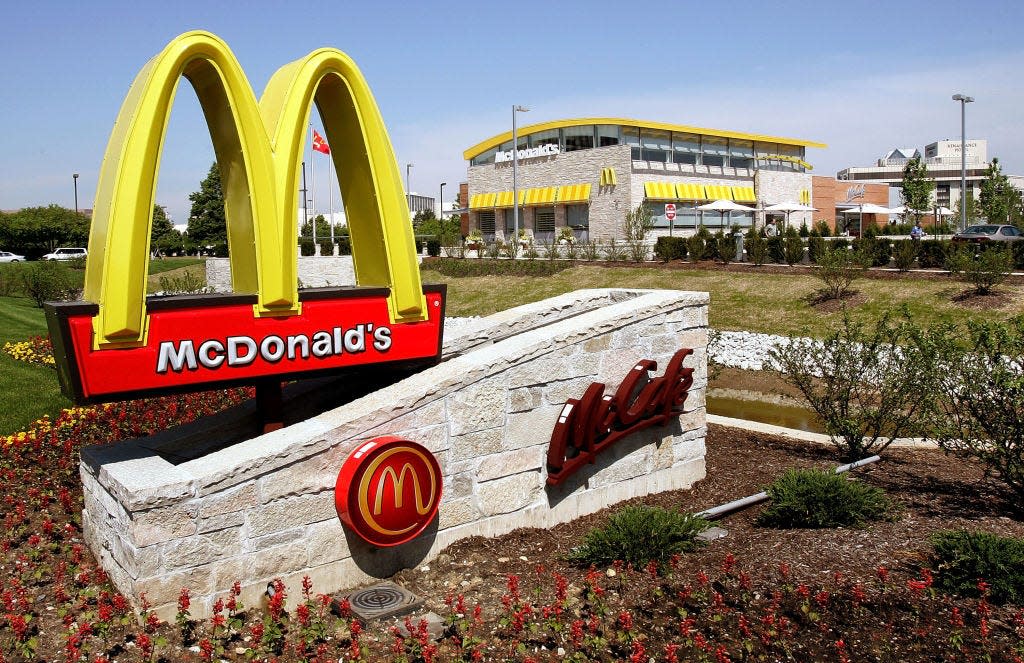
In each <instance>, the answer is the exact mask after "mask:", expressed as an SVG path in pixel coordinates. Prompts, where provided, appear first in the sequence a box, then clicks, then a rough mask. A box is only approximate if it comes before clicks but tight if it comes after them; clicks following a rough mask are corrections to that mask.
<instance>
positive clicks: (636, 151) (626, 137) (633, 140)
mask: <svg viewBox="0 0 1024 663" xmlns="http://www.w3.org/2000/svg"><path fill="white" fill-rule="evenodd" d="M622 142H624V143H625V144H626V145H629V146H630V147H631V148H632V151H631V158H632V159H633V161H639V160H640V129H639V128H637V127H622Z"/></svg>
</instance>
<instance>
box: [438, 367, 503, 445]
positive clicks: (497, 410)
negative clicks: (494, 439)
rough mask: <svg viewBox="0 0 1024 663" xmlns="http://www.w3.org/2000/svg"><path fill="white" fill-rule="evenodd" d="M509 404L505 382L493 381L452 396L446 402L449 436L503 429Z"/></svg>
mask: <svg viewBox="0 0 1024 663" xmlns="http://www.w3.org/2000/svg"><path fill="white" fill-rule="evenodd" d="M507 401H508V392H507V390H506V389H505V386H504V384H503V381H501V380H497V379H494V378H489V379H486V380H482V381H480V382H478V383H476V384H473V385H469V386H468V387H466V388H464V389H462V390H460V391H458V392H455V393H453V394H449V395H448V396H447V398H446V402H447V406H448V413H449V420H448V427H449V428H448V430H449V433H450V434H451V435H453V436H454V435H463V434H465V433H472V432H476V431H481V430H486V429H488V428H496V427H498V426H501V425H503V424H504V423H505V407H506V403H507Z"/></svg>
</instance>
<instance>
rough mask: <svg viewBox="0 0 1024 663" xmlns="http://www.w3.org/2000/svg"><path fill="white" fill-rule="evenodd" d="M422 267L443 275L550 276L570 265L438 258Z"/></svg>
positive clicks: (548, 262) (565, 263) (562, 262)
mask: <svg viewBox="0 0 1024 663" xmlns="http://www.w3.org/2000/svg"><path fill="white" fill-rule="evenodd" d="M423 267H424V269H431V270H433V271H435V272H439V273H440V274H443V275H444V276H451V277H454V278H459V277H463V276H551V275H552V274H557V273H558V272H560V271H562V270H564V269H568V268H570V267H572V263H570V262H566V261H564V260H548V261H536V260H459V259H458V258H438V259H436V260H430V261H429V262H424V263H423Z"/></svg>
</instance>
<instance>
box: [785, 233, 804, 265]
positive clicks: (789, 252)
mask: <svg viewBox="0 0 1024 663" xmlns="http://www.w3.org/2000/svg"><path fill="white" fill-rule="evenodd" d="M782 257H783V258H784V259H785V261H786V264H787V265H795V264H797V263H798V262H802V261H803V259H804V241H803V240H802V239H800V235H799V234H798V233H797V231H795V230H793V229H792V228H790V229H789V230H787V231H786V236H785V237H784V238H783V241H782Z"/></svg>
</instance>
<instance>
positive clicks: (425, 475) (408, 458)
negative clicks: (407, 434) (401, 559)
mask: <svg viewBox="0 0 1024 663" xmlns="http://www.w3.org/2000/svg"><path fill="white" fill-rule="evenodd" d="M441 483H442V479H441V467H440V465H439V464H438V462H437V459H436V458H434V455H433V454H432V453H430V452H429V451H428V450H427V449H425V448H424V447H423V446H421V445H419V444H416V443H415V442H410V441H409V440H403V439H402V438H399V437H394V436H384V437H378V438H374V439H373V440H370V441H369V442H367V443H366V444H364V445H362V446H361V447H359V448H358V449H356V450H355V451H354V452H352V454H351V455H350V456H349V457H348V459H346V460H345V463H344V464H343V465H342V467H341V471H340V472H339V473H338V481H337V484H336V485H335V488H334V504H335V507H336V508H337V510H338V517H339V518H341V522H343V523H344V524H345V525H346V526H347V527H349V528H350V529H351V530H352V531H353V532H355V533H356V534H357V535H358V536H359V537H360V538H362V539H363V540H364V541H366V542H367V543H370V544H371V545H374V546H378V547H389V546H397V545H400V544H403V543H406V542H408V541H411V540H412V539H414V538H416V537H417V536H419V535H420V534H421V533H422V532H423V530H424V529H426V528H427V526H428V525H430V523H431V522H432V521H433V520H434V518H435V517H436V516H437V509H438V505H440V503H441V488H442V486H441Z"/></svg>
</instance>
